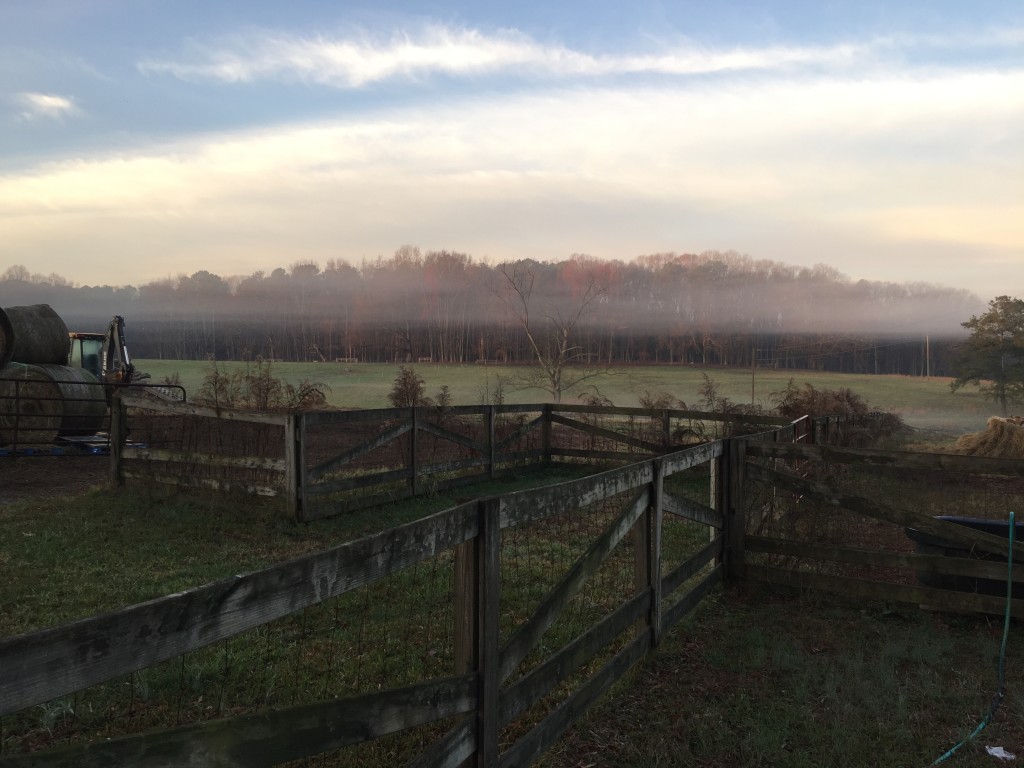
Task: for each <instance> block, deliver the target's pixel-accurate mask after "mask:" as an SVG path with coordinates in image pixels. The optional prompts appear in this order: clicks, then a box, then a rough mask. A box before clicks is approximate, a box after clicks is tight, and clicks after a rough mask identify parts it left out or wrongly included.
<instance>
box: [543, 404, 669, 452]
mask: <svg viewBox="0 0 1024 768" xmlns="http://www.w3.org/2000/svg"><path fill="white" fill-rule="evenodd" d="M551 421H552V422H554V423H555V424H561V425H562V426H563V427H570V428H572V429H575V430H576V431H578V432H583V433H585V434H588V435H594V436H595V437H603V438H606V439H608V440H614V441H615V442H617V443H625V444H626V445H631V446H633V447H634V448H639V449H640V450H642V451H647V452H648V453H654V454H656V453H661V446H660V445H655V444H654V443H651V442H648V441H647V440H641V439H640V438H639V437H633V436H631V435H624V434H622V433H621V432H615V431H614V430H611V429H605V428H604V427H598V426H595V425H593V424H587V423H586V422H585V421H578V420H577V419H570V418H567V417H566V416H559V415H558V414H557V413H552V414H551Z"/></svg>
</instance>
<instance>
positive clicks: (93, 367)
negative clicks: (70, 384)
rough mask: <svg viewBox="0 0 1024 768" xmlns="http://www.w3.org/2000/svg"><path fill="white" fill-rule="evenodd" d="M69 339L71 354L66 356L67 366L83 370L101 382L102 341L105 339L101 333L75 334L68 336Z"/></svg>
mask: <svg viewBox="0 0 1024 768" xmlns="http://www.w3.org/2000/svg"><path fill="white" fill-rule="evenodd" d="M68 335H69V336H70V337H71V353H70V354H69V355H68V365H70V366H71V367H73V368H84V369H85V370H87V371H88V372H89V373H91V374H92V375H93V376H95V377H96V379H97V380H98V381H102V380H103V366H102V364H101V361H102V359H103V341H104V340H105V339H106V336H104V335H103V334H102V333H77V332H71V333H70V334H68Z"/></svg>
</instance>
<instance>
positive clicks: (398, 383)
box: [388, 365, 433, 408]
mask: <svg viewBox="0 0 1024 768" xmlns="http://www.w3.org/2000/svg"><path fill="white" fill-rule="evenodd" d="M426 391H427V385H426V382H424V381H423V377H422V376H420V375H419V374H418V373H416V371H415V370H414V369H413V368H412V367H411V366H408V365H403V366H402V367H401V368H399V369H398V375H397V376H395V380H394V381H393V382H391V391H390V392H389V393H388V401H389V402H390V403H391V405H392V406H394V407H395V408H410V407H413V406H417V405H431V404H432V402H433V401H431V399H430V398H429V397H427V395H426Z"/></svg>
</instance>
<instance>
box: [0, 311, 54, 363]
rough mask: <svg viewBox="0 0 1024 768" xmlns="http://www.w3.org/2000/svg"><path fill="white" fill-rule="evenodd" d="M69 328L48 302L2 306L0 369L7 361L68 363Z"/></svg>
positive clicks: (0, 313)
mask: <svg viewBox="0 0 1024 768" xmlns="http://www.w3.org/2000/svg"><path fill="white" fill-rule="evenodd" d="M70 351H71V340H70V338H69V337H68V327H67V326H66V325H65V324H64V321H63V320H61V318H60V315H58V314H57V313H56V312H55V311H54V309H53V307H51V306H50V305H49V304H31V305H29V306H27V307H7V308H6V309H0V368H2V367H3V366H5V365H7V364H8V363H12V362H13V363H26V364H30V365H67V362H68V352H70Z"/></svg>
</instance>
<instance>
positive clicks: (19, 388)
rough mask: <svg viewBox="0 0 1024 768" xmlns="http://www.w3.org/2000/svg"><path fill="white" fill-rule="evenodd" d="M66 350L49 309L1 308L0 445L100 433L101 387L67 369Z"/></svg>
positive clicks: (60, 325) (62, 330)
mask: <svg viewBox="0 0 1024 768" xmlns="http://www.w3.org/2000/svg"><path fill="white" fill-rule="evenodd" d="M69 349H70V341H69V337H68V328H67V326H66V325H65V324H64V321H63V320H62V319H61V318H60V316H59V315H58V314H57V313H56V312H55V311H54V310H53V308H52V307H50V306H49V305H47V304H35V305H32V306H27V307H9V308H7V309H0V447H8V446H12V445H19V446H33V445H46V444H48V443H52V442H53V441H54V440H55V439H56V438H57V436H58V435H76V434H77V435H82V434H92V433H94V432H96V431H97V430H98V429H100V427H101V426H102V424H103V416H104V414H105V413H106V396H105V394H104V391H103V387H101V386H99V383H98V382H97V380H96V377H94V376H93V375H92V374H90V373H89V372H88V371H86V370H84V369H82V368H72V367H69V366H68V365H67V362H68V351H69Z"/></svg>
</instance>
